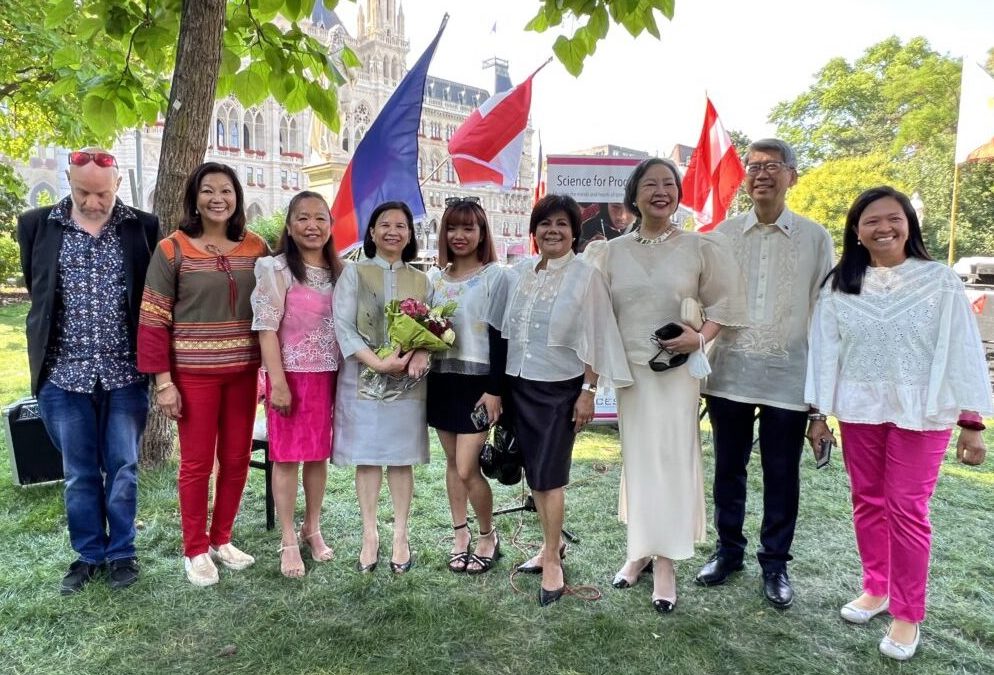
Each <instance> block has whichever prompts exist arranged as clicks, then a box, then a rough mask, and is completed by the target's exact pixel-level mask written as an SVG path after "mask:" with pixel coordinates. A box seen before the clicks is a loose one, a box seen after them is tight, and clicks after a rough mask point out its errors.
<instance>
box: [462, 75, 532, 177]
mask: <svg viewBox="0 0 994 675" xmlns="http://www.w3.org/2000/svg"><path fill="white" fill-rule="evenodd" d="M543 67H544V65H543ZM541 69H542V68H539V69H538V70H541ZM538 70H536V71H535V72H534V73H532V74H531V75H529V76H528V79H527V80H525V81H524V82H522V83H521V84H519V85H518V86H516V87H514V88H513V89H509V90H508V91H502V92H500V93H499V94H494V95H493V96H491V97H490V98H488V99H487V100H486V101H484V102H483V104H482V105H480V107H479V108H477V109H476V110H474V111H473V112H472V113H471V114H470V116H469V117H467V118H466V121H465V122H463V123H462V124H461V125H460V126H459V128H458V129H456V132H455V133H454V134H453V135H452V139H451V140H449V155H450V156H451V157H452V166H453V167H454V168H455V170H456V174H457V175H458V176H459V184H460V185H466V186H483V185H492V186H496V187H499V188H502V189H504V190H510V189H511V188H513V187H514V186H515V184H516V183H517V180H518V168H519V164H520V163H521V148H522V147H523V146H524V143H525V128H526V127H527V126H528V113H529V111H530V110H531V105H532V78H533V77H535V75H536V73H538Z"/></svg>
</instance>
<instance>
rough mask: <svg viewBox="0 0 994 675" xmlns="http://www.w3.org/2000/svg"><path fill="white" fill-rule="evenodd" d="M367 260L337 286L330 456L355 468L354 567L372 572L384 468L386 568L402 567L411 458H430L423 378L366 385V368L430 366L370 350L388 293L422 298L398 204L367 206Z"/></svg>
mask: <svg viewBox="0 0 994 675" xmlns="http://www.w3.org/2000/svg"><path fill="white" fill-rule="evenodd" d="M363 252H364V253H365V254H366V259H365V260H361V261H359V262H357V263H354V264H352V265H348V266H347V267H346V268H345V271H344V272H343V273H342V276H341V278H340V279H339V281H338V288H337V290H336V292H335V301H334V311H335V333H336V335H337V337H338V342H339V345H340V347H341V350H342V355H343V356H344V357H345V365H344V368H343V370H342V372H341V376H340V379H339V383H338V394H337V399H336V401H335V412H334V417H335V419H334V434H335V435H334V438H335V453H334V462H335V464H337V465H339V466H355V467H356V477H355V485H356V495H357V497H358V499H359V512H360V514H361V516H362V549H361V550H360V552H359V560H358V561H357V562H356V569H357V570H358V571H359V572H372V571H373V570H374V569H375V568H376V565H377V563H378V562H379V558H380V549H379V534H378V532H377V527H376V509H377V502H378V501H379V495H380V487H381V485H382V481H383V467H387V485H388V487H389V489H390V497H391V500H392V502H393V511H394V513H393V516H394V527H393V552H392V554H391V556H390V569H391V570H393V571H394V572H395V573H402V572H406V571H407V570H409V569H410V568H411V565H412V564H413V562H414V556H413V553H412V552H411V547H410V542H409V533H408V529H407V517H408V514H409V512H410V509H411V497H412V495H413V493H414V472H413V469H412V467H413V465H414V464H426V463H427V462H428V428H427V426H426V422H425V383H424V381H423V380H422V381H421V382H419V383H418V384H417V385H416V386H414V387H413V388H411V389H409V390H407V391H403V392H401V393H399V394H396V393H389V392H388V393H386V394H379V393H377V391H375V390H374V389H373V388H371V387H369V386H366V384H367V383H366V382H365V381H364V379H363V378H362V376H361V373H362V371H363V370H365V369H366V368H369V369H371V370H372V371H374V372H376V373H380V374H383V375H396V376H403V375H404V374H405V373H406V374H407V375H409V376H411V377H414V378H419V377H421V376H423V375H424V374H425V373H426V372H427V369H428V358H427V355H426V354H425V353H424V352H422V351H415V352H409V353H407V354H403V355H402V354H400V353H399V352H396V351H395V352H394V353H393V354H391V355H389V356H387V357H386V358H380V357H379V356H377V355H376V351H375V350H376V349H377V348H378V347H380V346H381V345H383V344H384V343H386V342H387V335H386V319H385V316H384V313H383V308H384V307H385V306H386V304H387V303H388V302H390V301H391V300H394V299H398V300H405V299H407V298H414V299H415V300H420V301H422V302H428V301H429V296H430V287H429V284H428V277H427V276H426V275H425V274H424V273H423V272H421V271H420V270H418V269H416V268H414V267H413V266H411V265H409V264H408V262H409V261H410V260H413V259H414V258H415V257H416V256H417V252H418V247H417V241H416V239H415V238H414V217H413V215H412V214H411V209H410V208H409V207H408V206H407V205H406V204H404V203H403V202H386V203H384V204H380V205H379V206H378V207H376V209H375V210H374V211H373V214H372V216H371V217H370V219H369V226H368V228H367V229H366V235H365V239H364V241H363Z"/></svg>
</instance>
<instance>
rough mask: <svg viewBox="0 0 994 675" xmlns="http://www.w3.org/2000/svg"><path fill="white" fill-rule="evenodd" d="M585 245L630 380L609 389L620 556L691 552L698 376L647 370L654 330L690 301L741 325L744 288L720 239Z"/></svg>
mask: <svg viewBox="0 0 994 675" xmlns="http://www.w3.org/2000/svg"><path fill="white" fill-rule="evenodd" d="M597 244H598V243H597V242H595V244H592V245H591V246H589V247H588V248H587V251H586V253H585V257H587V258H588V260H589V261H590V262H591V263H593V264H594V265H595V266H597V267H598V268H600V269H601V270H602V272H603V273H604V275H605V277H606V279H607V282H608V288H609V289H610V291H611V301H612V304H613V307H614V314H615V317H616V318H617V321H618V328H619V329H620V331H621V337H622V340H623V342H624V345H625V353H626V355H627V357H628V361H629V367H630V369H631V372H632V378H633V379H634V381H635V383H634V384H633V385H632V386H631V387H626V388H624V389H619V390H618V392H617V400H618V418H619V428H620V431H621V453H622V457H623V459H624V467H623V477H622V494H621V504H619V510H620V511H621V513H622V514H624V513H627V517H628V518H627V521H628V559H629V560H635V559H637V558H643V557H646V556H650V555H660V556H664V557H666V558H671V559H674V560H681V559H685V558H690V557H692V556H693V555H694V544H695V543H697V542H701V541H703V540H704V534H705V512H704V480H703V475H702V470H701V443H700V431H699V426H698V420H697V410H698V399H699V397H700V381H699V380H697V379H695V378H694V377H692V376H691V375H690V373H689V371H688V369H687V367H686V366H680V367H678V368H673V369H671V370H668V371H665V372H660V373H657V372H653V371H652V370H651V369H650V368H649V367H648V365H647V364H648V362H649V360H650V359H651V358H652V357H653V356H654V355H655V354H656V352H657V351H658V349H657V348H656V347H655V346H654V345H653V344H652V342H651V341H650V339H649V338H650V336H651V335H652V334H653V332H654V331H655V330H656V329H657V328H659V327H660V326H663V325H664V324H666V323H669V322H670V321H676V322H679V320H680V303H681V302H682V301H683V299H684V298H695V299H697V300H698V301H699V302H700V303H701V305H702V306H703V307H704V311H705V313H706V315H707V318H708V319H709V320H711V321H714V322H715V323H718V324H721V325H722V326H741V325H743V324H744V322H745V289H744V286H743V282H742V277H741V274H740V272H739V268H738V265H737V264H736V262H735V259H734V257H733V256H732V253H731V250H730V248H729V245H728V240H727V238H726V237H724V236H723V235H720V234H706V235H699V234H695V233H691V232H683V231H678V232H676V233H675V234H674V235H672V236H671V237H669V238H668V239H665V240H663V241H659V242H656V243H655V244H651V245H646V244H642V243H639V241H638V240H636V239H635V237H634V236H633V235H631V234H628V235H625V236H623V237H618V238H617V239H614V240H612V241H610V242H607V243H600V244H599V245H597Z"/></svg>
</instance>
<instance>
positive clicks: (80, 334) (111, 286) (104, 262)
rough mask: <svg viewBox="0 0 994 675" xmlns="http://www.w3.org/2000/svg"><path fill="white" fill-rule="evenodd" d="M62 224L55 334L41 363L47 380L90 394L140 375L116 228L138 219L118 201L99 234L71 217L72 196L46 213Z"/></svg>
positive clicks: (122, 255)
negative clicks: (80, 224)
mask: <svg viewBox="0 0 994 675" xmlns="http://www.w3.org/2000/svg"><path fill="white" fill-rule="evenodd" d="M48 219H49V221H50V223H51V225H52V226H53V227H61V228H63V234H62V249H61V250H60V252H59V270H58V285H57V290H56V308H57V309H56V315H55V325H54V327H53V329H54V337H55V339H54V340H53V341H52V344H51V345H50V346H49V348H48V354H47V356H46V359H45V367H46V370H47V372H48V379H49V381H51V382H52V384H54V385H55V386H57V387H59V388H60V389H65V390H67V391H75V392H82V393H92V392H93V391H94V390H95V389H96V386H97V383H98V382H99V383H100V386H101V387H103V389H104V390H111V389H120V388H122V387H126V386H128V385H129V384H134V383H135V382H138V381H140V380H142V379H144V375H142V374H141V373H139V372H138V369H137V368H136V367H135V352H134V350H132V349H131V346H130V343H129V340H128V314H127V302H128V297H127V285H126V283H125V278H124V249H123V247H122V245H121V237H120V234H119V233H118V226H119V225H120V224H121V222H122V221H124V220H129V219H130V220H137V216H136V215H135V212H134V211H132V210H131V209H130V208H128V207H127V206H125V205H124V204H123V203H122V202H121V201H120V200H117V203H115V204H114V209H113V211H112V212H111V216H110V220H109V221H108V222H107V224H106V225H105V226H104V228H103V230H102V231H101V232H100V234H99V236H96V237H94V236H92V235H91V234H90V233H88V232H87V231H86V230H84V229H83V228H82V227H80V226H79V225H78V224H77V223H76V222H75V221H74V220H73V219H72V198H71V197H66V198H65V199H63V200H62V201H61V202H59V204H58V205H57V206H56V207H55V208H54V209H52V213H51V214H50V215H49V217H48Z"/></svg>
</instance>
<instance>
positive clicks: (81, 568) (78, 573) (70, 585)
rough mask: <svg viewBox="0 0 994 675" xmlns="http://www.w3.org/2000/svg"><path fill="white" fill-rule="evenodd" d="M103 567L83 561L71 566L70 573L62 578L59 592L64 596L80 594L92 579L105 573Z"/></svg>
mask: <svg viewBox="0 0 994 675" xmlns="http://www.w3.org/2000/svg"><path fill="white" fill-rule="evenodd" d="M103 568H104V566H103V565H93V564H91V563H88V562H86V561H83V560H77V561H76V562H74V563H73V564H72V565H70V566H69V571H68V572H66V575H65V576H64V577H62V585H61V586H60V587H59V592H60V593H62V595H72V594H73V593H79V592H80V591H81V590H82V589H83V586H85V585H86V584H87V583H88V582H89V581H90V580H91V579H93V578H94V577H95V576H97V575H98V574H100V572H102V571H103Z"/></svg>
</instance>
